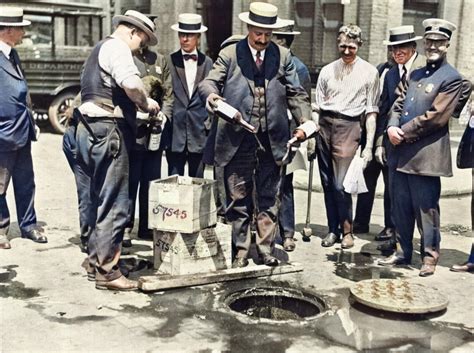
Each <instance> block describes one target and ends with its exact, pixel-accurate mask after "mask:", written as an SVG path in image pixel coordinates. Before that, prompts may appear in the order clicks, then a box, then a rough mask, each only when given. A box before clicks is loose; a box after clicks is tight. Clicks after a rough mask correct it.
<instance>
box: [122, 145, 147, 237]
mask: <svg viewBox="0 0 474 353" xmlns="http://www.w3.org/2000/svg"><path fill="white" fill-rule="evenodd" d="M145 153H146V151H145V150H138V149H136V148H132V150H131V151H130V156H129V178H128V179H129V180H128V182H129V184H128V188H129V192H128V193H129V197H130V215H129V219H128V223H127V229H128V230H129V231H130V232H131V231H132V229H133V226H134V225H135V205H136V202H137V193H138V186H139V184H140V179H141V177H142V174H143V170H144V169H145V168H147V167H149V166H146V165H145V163H144V160H145Z"/></svg>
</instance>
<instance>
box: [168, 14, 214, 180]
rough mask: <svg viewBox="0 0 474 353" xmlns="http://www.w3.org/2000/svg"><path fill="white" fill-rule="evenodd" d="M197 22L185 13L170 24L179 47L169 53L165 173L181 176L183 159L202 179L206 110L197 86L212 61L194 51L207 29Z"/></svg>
mask: <svg viewBox="0 0 474 353" xmlns="http://www.w3.org/2000/svg"><path fill="white" fill-rule="evenodd" d="M201 22H202V19H201V16H200V15H197V14H189V13H185V14H180V15H179V17H178V23H176V24H174V25H173V26H171V29H173V30H175V31H177V32H178V36H179V44H180V46H181V49H180V50H178V51H177V52H175V53H173V54H171V63H172V65H171V77H172V82H173V91H174V96H175V99H174V106H173V116H172V118H171V125H172V138H171V148H170V149H169V150H168V151H167V160H168V174H169V175H173V174H179V175H184V166H185V164H186V162H188V175H189V176H191V177H199V178H202V177H203V174H204V167H203V163H202V153H203V150H204V145H205V143H206V135H207V134H206V128H205V124H204V122H205V121H206V119H207V111H206V108H205V103H204V102H203V101H202V100H201V98H200V97H199V94H198V92H197V86H198V84H199V82H201V81H202V80H203V79H204V78H205V77H206V76H207V74H208V72H209V71H210V70H211V67H212V60H211V58H209V57H207V56H206V55H204V54H203V53H201V52H200V51H199V50H197V47H198V44H199V39H200V37H201V33H203V32H205V31H207V27H206V26H203V25H202V24H201Z"/></svg>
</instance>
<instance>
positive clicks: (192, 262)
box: [153, 223, 232, 275]
mask: <svg viewBox="0 0 474 353" xmlns="http://www.w3.org/2000/svg"><path fill="white" fill-rule="evenodd" d="M153 233H154V236H153V238H154V239H153V240H154V241H153V244H154V246H153V256H154V267H155V269H156V270H158V273H159V274H169V275H185V274H193V273H205V272H212V271H217V270H224V269H227V268H231V267H232V259H231V256H232V226H230V225H227V224H223V223H217V225H216V226H215V227H210V228H206V229H203V230H201V231H199V232H195V233H191V234H186V233H179V232H166V231H159V230H154V232H153Z"/></svg>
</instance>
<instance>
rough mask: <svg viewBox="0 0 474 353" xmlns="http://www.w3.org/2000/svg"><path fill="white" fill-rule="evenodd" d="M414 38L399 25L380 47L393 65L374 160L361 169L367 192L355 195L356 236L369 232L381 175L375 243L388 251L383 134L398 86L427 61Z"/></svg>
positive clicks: (391, 237) (391, 234)
mask: <svg viewBox="0 0 474 353" xmlns="http://www.w3.org/2000/svg"><path fill="white" fill-rule="evenodd" d="M421 38H422V37H421V36H416V35H415V31H414V28H413V26H399V27H394V28H391V29H390V30H389V39H388V40H384V41H383V44H384V45H387V46H388V49H389V51H390V55H391V57H392V59H393V61H394V62H395V64H396V65H394V66H393V67H392V68H391V69H390V70H389V71H387V73H386V74H385V77H384V80H383V89H382V93H381V97H380V103H379V110H380V111H379V116H378V117H377V128H376V132H375V146H374V148H375V151H374V152H375V159H372V160H371V161H370V162H369V164H368V165H367V168H366V169H365V170H364V178H365V182H366V184H367V189H368V190H369V191H368V192H367V193H363V194H360V195H358V196H357V206H356V214H355V218H354V225H353V228H354V229H353V230H354V233H355V234H358V233H368V232H369V224H370V216H371V213H372V207H373V205H374V197H375V189H376V186H377V179H378V177H379V175H380V172H382V174H383V180H384V186H385V187H384V229H383V230H382V231H381V232H380V233H378V234H377V235H376V236H375V240H377V241H382V240H388V241H389V242H387V243H383V244H381V245H380V246H379V247H381V250H391V249H392V248H393V247H394V246H395V242H396V235H395V225H394V223H393V220H392V211H391V207H390V203H391V200H390V191H389V175H390V173H389V167H388V165H387V155H388V153H386V151H387V152H390V143H389V142H388V140H387V139H386V138H385V139H384V131H385V130H386V128H387V120H388V113H389V111H390V108H391V107H392V105H393V103H394V102H395V100H396V99H397V98H398V92H399V91H397V86H398V84H399V83H400V81H402V82H403V83H405V82H406V81H407V80H408V79H409V77H410V73H411V71H413V70H415V69H417V68H419V67H421V66H424V65H425V62H426V58H425V57H424V56H422V55H420V54H418V53H417V51H416V41H417V40H419V39H421Z"/></svg>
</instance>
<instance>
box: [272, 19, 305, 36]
mask: <svg viewBox="0 0 474 353" xmlns="http://www.w3.org/2000/svg"><path fill="white" fill-rule="evenodd" d="M282 21H285V22H286V23H287V25H286V26H285V27H282V28H279V29H278V30H276V31H273V34H281V35H285V36H295V35H298V34H301V32H300V31H295V30H294V28H295V21H293V20H283V19H282Z"/></svg>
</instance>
